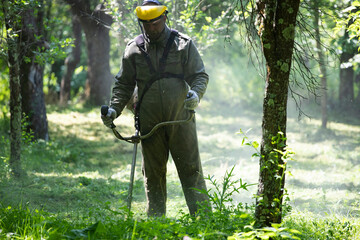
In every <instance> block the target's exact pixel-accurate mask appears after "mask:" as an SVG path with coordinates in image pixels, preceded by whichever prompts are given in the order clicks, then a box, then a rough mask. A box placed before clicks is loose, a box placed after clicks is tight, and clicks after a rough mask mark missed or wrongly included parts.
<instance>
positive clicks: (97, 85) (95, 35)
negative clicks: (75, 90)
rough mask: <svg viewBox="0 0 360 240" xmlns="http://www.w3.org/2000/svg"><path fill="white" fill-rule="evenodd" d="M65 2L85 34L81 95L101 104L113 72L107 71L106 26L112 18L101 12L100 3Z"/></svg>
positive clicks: (107, 33) (109, 88)
mask: <svg viewBox="0 0 360 240" xmlns="http://www.w3.org/2000/svg"><path fill="white" fill-rule="evenodd" d="M65 2H67V3H69V4H70V5H71V9H72V11H73V13H74V14H76V15H78V16H79V17H80V22H81V27H82V29H83V30H84V32H85V35H86V47H87V54H88V70H87V71H88V72H87V73H88V76H87V80H86V85H85V98H86V100H87V102H88V103H91V104H104V103H106V102H107V101H108V99H109V98H110V92H111V83H112V79H113V76H112V75H111V72H110V64H109V61H110V55H109V52H110V36H109V26H110V25H111V24H112V18H111V16H110V15H108V14H106V13H105V7H104V6H103V5H102V4H99V5H97V7H96V8H95V10H94V11H93V12H92V11H91V10H90V1H89V0H76V1H70V0H65Z"/></svg>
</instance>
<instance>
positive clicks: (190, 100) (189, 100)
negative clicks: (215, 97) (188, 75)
mask: <svg viewBox="0 0 360 240" xmlns="http://www.w3.org/2000/svg"><path fill="white" fill-rule="evenodd" d="M199 102H200V99H199V96H198V95H197V93H196V92H195V91H194V90H189V92H188V94H187V95H186V99H185V101H184V108H185V109H187V110H194V109H195V108H196V107H197V106H198V105H199Z"/></svg>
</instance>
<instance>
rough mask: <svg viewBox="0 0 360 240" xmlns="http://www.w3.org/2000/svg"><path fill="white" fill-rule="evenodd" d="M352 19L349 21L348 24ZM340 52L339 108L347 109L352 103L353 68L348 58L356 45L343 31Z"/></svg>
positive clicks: (355, 50)
mask: <svg viewBox="0 0 360 240" xmlns="http://www.w3.org/2000/svg"><path fill="white" fill-rule="evenodd" d="M352 23H353V21H349V23H348V26H349V25H351V24H352ZM341 48H342V53H341V55H340V85H339V104H340V108H342V109H345V110H348V109H351V107H352V106H353V104H354V69H353V65H352V64H350V63H349V60H350V59H351V58H352V57H354V56H355V54H356V53H357V48H358V46H356V45H355V44H354V43H353V42H352V41H351V40H350V37H349V33H348V31H345V33H344V36H343V37H342V39H341Z"/></svg>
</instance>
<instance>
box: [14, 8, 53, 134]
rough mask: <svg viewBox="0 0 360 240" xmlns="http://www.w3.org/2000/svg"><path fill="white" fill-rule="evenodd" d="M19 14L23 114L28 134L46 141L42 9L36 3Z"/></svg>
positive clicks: (46, 45)
mask: <svg viewBox="0 0 360 240" xmlns="http://www.w3.org/2000/svg"><path fill="white" fill-rule="evenodd" d="M37 3H38V4H34V6H33V7H31V8H26V9H24V10H23V11H22V13H21V15H22V30H21V42H22V43H23V44H22V48H21V54H22V55H23V56H24V59H23V61H21V63H20V71H21V72H20V82H21V96H22V111H23V112H24V114H25V115H26V116H27V117H28V121H29V125H28V129H27V131H28V132H33V134H34V137H35V139H44V140H48V139H49V134H48V123H47V117H46V107H45V100H44V92H43V75H44V62H43V61H42V60H41V59H40V55H41V53H43V52H44V51H45V50H46V48H47V47H48V43H47V42H46V41H45V39H44V15H43V14H44V6H43V1H38V2H37Z"/></svg>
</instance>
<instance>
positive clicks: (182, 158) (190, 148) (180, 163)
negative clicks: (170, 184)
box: [169, 121, 209, 215]
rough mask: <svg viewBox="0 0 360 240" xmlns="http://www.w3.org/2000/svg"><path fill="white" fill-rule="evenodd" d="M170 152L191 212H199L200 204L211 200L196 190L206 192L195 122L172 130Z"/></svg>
mask: <svg viewBox="0 0 360 240" xmlns="http://www.w3.org/2000/svg"><path fill="white" fill-rule="evenodd" d="M170 129H171V130H170V132H171V134H170V144H169V146H170V152H171V155H172V157H173V160H174V163H175V165H176V168H177V172H178V175H179V178H180V181H181V185H182V188H183V191H184V195H185V199H186V203H187V206H188V208H189V212H190V214H191V215H194V214H195V213H196V212H197V211H198V203H203V204H207V205H208V204H209V198H208V196H207V195H206V194H202V193H200V192H199V191H197V190H194V188H196V189H202V190H206V184H205V180H204V176H203V172H202V166H201V162H200V154H199V148H198V141H197V134H196V126H195V121H193V122H190V123H188V124H183V125H178V126H173V127H171V128H170Z"/></svg>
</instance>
